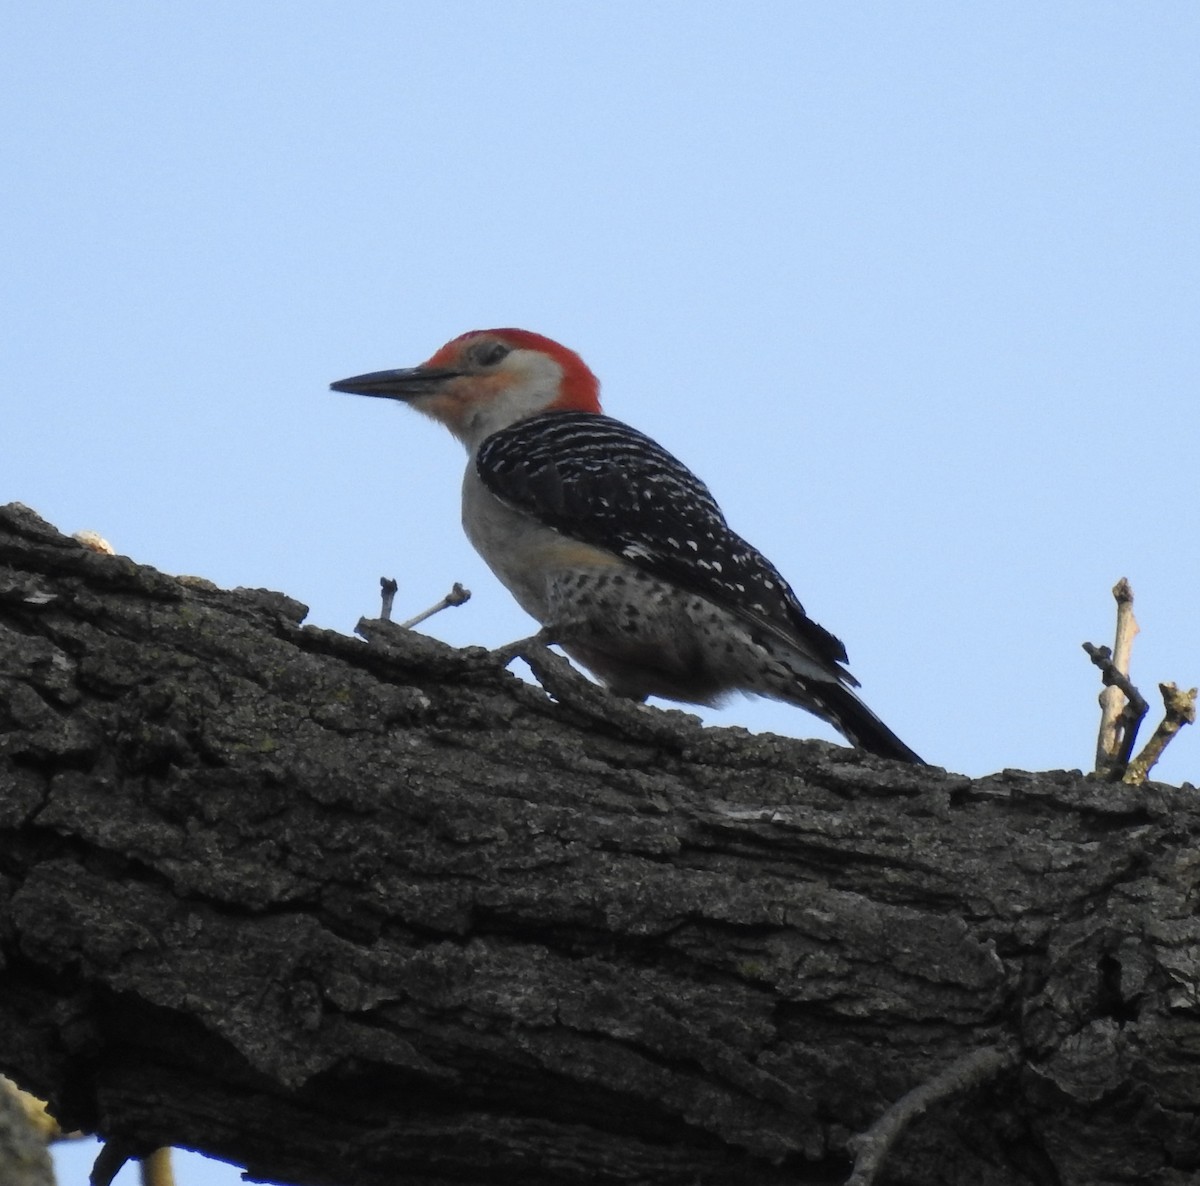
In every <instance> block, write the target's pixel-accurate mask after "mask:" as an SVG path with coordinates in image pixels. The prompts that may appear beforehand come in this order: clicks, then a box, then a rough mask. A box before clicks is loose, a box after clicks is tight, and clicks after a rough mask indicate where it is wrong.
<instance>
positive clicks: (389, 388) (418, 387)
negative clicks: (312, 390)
mask: <svg viewBox="0 0 1200 1186" xmlns="http://www.w3.org/2000/svg"><path fill="white" fill-rule="evenodd" d="M459 374H461V372H460V371H452V370H449V369H447V368H446V367H406V368H404V369H403V370H399V371H372V372H371V373H370V374H369V375H355V376H354V377H353V378H350V379H339V380H338V381H337V382H336V383H330V384H329V390H330V391H344V392H346V394H347V395H378V396H381V397H382V398H384V399H399V400H411V399H418V398H419V397H421V396H422V395H432V394H433V393H434V392H435V391H437V390H438V388H439V387H441V385H442V384H443V383H444V382H445V381H446V380H447V379H453V378H456V377H457V376H458V375H459Z"/></svg>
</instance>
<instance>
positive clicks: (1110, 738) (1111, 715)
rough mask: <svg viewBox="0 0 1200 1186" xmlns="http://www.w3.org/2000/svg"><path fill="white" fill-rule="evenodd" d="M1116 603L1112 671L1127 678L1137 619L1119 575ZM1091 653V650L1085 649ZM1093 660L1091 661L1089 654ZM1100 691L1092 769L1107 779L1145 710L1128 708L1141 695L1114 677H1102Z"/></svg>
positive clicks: (1119, 766) (1117, 770)
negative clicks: (1133, 694) (1102, 686)
mask: <svg viewBox="0 0 1200 1186" xmlns="http://www.w3.org/2000/svg"><path fill="white" fill-rule="evenodd" d="M1112 595H1113V598H1114V599H1115V600H1116V603H1117V632H1116V637H1115V639H1114V640H1113V649H1112V652H1111V656H1110V658H1111V663H1112V670H1113V671H1114V672H1115V673H1116V674H1119V675H1120V676H1122V677H1124V678H1125V679H1126V682H1127V681H1128V676H1129V666H1130V658H1131V656H1132V653H1133V639H1134V636H1135V635H1136V634H1137V633H1138V629H1139V627H1138V624H1137V619H1135V618H1134V616H1133V589H1132V588H1131V587H1130V584H1129V581H1128V580H1127V579H1126V578H1125V577H1122V578H1121V579H1120V580H1119V581H1118V582H1117V583H1116V584H1115V585H1114V586H1113V590H1112ZM1088 653H1089V654H1091V652H1090V651H1089V652H1088ZM1093 661H1095V659H1094V656H1093ZM1104 684H1105V686H1104V690H1103V691H1102V692H1101V693H1100V731H1099V733H1098V735H1097V738H1096V772H1097V773H1098V774H1107V775H1108V776H1109V777H1110V778H1116V777H1119V775H1120V774H1121V772H1122V771H1123V770H1124V769H1125V767H1126V765H1127V764H1128V762H1129V755H1130V754H1132V753H1133V746H1134V742H1135V741H1136V740H1137V731H1138V728H1139V727H1140V726H1141V722H1142V717H1144V716H1145V709H1144V708H1143V710H1142V712H1141V713H1140V714H1139V713H1137V712H1136V711H1132V712H1131V711H1130V706H1131V705H1133V704H1135V703H1137V701H1141V702H1142V703H1143V704H1144V703H1145V701H1142V700H1141V697H1140V696H1139V697H1137V698H1136V700H1135V699H1134V697H1131V696H1129V693H1128V692H1127V691H1126V690H1125V687H1124V686H1123V685H1122V684H1121V683H1120V682H1119V681H1118V680H1115V679H1114V680H1109V679H1105V681H1104Z"/></svg>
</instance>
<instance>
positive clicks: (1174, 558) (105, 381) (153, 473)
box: [0, 0, 1200, 1186]
mask: <svg viewBox="0 0 1200 1186" xmlns="http://www.w3.org/2000/svg"><path fill="white" fill-rule="evenodd" d="M1197 61H1200V8H1197V7H1196V6H1195V5H1194V4H1192V3H1169V2H1163V3H1156V4H1154V5H1135V4H1114V3H1103V2H1097V0H1087V2H1086V3H1082V2H1081V3H1036V4H1033V3H1020V2H1018V3H1006V4H971V3H959V4H951V3H899V4H897V3H890V2H889V3H859V4H854V5H847V4H841V3H834V2H828V3H801V2H799V0H796V2H789V3H782V2H780V3H755V2H753V0H750V2H746V0H741V2H739V3H737V4H732V3H726V4H712V3H686V4H685V3H674V2H669V0H659V2H657V3H655V4H635V3H631V2H613V3H591V4H583V3H573V4H564V3H509V4H499V3H466V2H457V3H456V2H454V0H450V2H443V3H438V4H421V5H417V4H406V3H397V2H394V0H393V2H388V3H363V2H357V0H350V2H344V3H339V4H333V3H312V2H309V0H289V2H288V3H286V4H284V3H265V2H264V3H258V4H245V3H244V2H239V3H222V2H219V0H213V2H207V3H203V4H199V3H187V2H175V3H172V4H169V5H166V4H158V3H127V2H124V0H114V2H112V3H107V4H98V5H85V4H78V3H76V4H65V3H46V4H38V5H19V6H16V5H14V6H10V7H9V8H8V10H7V12H6V13H5V15H4V17H3V18H2V28H0V66H2V67H3V69H2V70H0V94H2V97H3V100H4V110H5V111H6V112H7V118H6V119H5V120H4V121H3V125H2V127H0V146H2V151H3V163H4V177H5V181H4V184H3V186H0V241H2V242H3V258H4V269H5V273H6V275H7V276H8V282H7V283H6V284H5V285H4V286H3V291H2V295H0V301H2V302H3V309H2V310H0V312H2V314H3V320H4V325H5V327H6V331H7V332H6V333H5V334H4V339H5V342H4V358H5V365H4V368H3V380H2V382H3V384H4V388H5V391H4V397H3V398H4V410H5V416H4V421H5V432H4V433H3V436H2V438H0V501H9V500H10V499H18V500H20V501H22V502H26V503H28V504H30V505H31V506H33V507H34V508H36V509H37V510H38V511H40V512H41V513H42V514H43V515H45V516H46V517H47V518H48V519H50V520H51V521H52V522H54V523H55V524H56V525H57V526H59V527H60V528H62V529H63V530H65V531H68V532H70V531H75V530H79V529H81V528H92V529H95V530H97V531H100V532H101V533H102V534H104V535H105V536H107V537H108V538H109V539H110V540H111V541H112V542H113V543H114V545H115V546H116V547H117V549H118V550H119V551H121V552H123V553H125V554H127V555H129V556H132V557H133V558H135V559H136V560H138V561H141V562H144V563H147V564H152V565H155V566H156V567H158V568H161V569H163V570H165V571H167V572H176V573H194V574H199V575H203V576H207V577H209V578H211V579H213V580H215V581H217V582H218V583H220V584H223V585H227V586H236V585H253V586H266V587H269V588H273V589H281V590H284V591H286V592H287V593H289V594H291V595H292V596H294V597H296V598H298V599H300V600H301V601H303V602H305V603H306V604H308V605H309V606H310V607H311V620H312V621H314V622H316V623H318V624H320V625H323V626H328V627H333V628H337V629H340V630H344V631H349V630H351V629H352V628H353V625H354V622H355V621H356V620H357V619H358V617H359V616H360V615H363V614H367V615H374V613H375V612H376V610H377V582H378V578H379V577H380V576H381V575H384V574H386V575H393V576H395V577H397V578H398V579H399V581H400V586H401V590H400V595H399V604H400V606H401V607H402V612H405V613H410V612H416V611H417V610H418V609H421V608H423V607H424V606H426V605H427V604H429V603H431V602H433V601H436V600H437V599H438V597H440V596H441V594H442V593H443V592H444V591H445V590H446V589H447V588H448V587H449V586H450V584H451V583H452V582H453V581H456V580H459V581H462V582H464V583H465V584H466V585H468V586H469V587H470V588H471V589H472V590H473V591H474V594H475V596H474V598H473V600H472V601H471V602H470V603H469V605H467V606H466V607H464V608H462V609H458V610H454V611H451V612H448V613H445V614H442V615H440V616H439V617H437V618H435V619H434V620H433V621H432V622H431V623H430V624H429V626H428V629H429V630H430V632H431V633H434V634H437V635H438V636H440V637H443V638H445V639H447V640H449V641H451V642H454V643H459V644H465V643H482V644H487V645H497V644H500V643H503V642H507V641H509V640H511V639H513V638H515V637H519V636H521V635H523V634H525V633H528V631H529V628H530V623H529V621H528V619H525V618H524V617H523V615H522V614H521V613H520V611H519V610H518V609H517V608H516V607H515V606H514V605H513V604H512V603H511V601H510V599H509V597H508V595H507V594H506V593H505V592H504V590H503V589H502V588H501V587H500V586H499V585H498V584H497V583H496V582H495V580H494V579H493V578H492V577H491V576H490V575H489V574H488V572H487V570H486V569H485V568H484V567H483V566H482V564H481V562H480V561H478V560H477V559H476V558H475V556H474V555H473V553H472V552H471V550H470V548H469V546H468V545H467V543H466V541H465V540H464V539H463V538H462V536H461V533H460V531H459V527H458V507H457V497H458V483H459V475H460V470H461V466H462V461H463V458H462V454H461V450H460V448H459V446H457V445H456V444H455V443H454V442H453V441H452V440H451V439H450V438H449V437H448V436H447V435H446V434H444V432H442V430H440V429H439V428H438V427H437V426H436V425H433V424H430V423H428V422H426V421H423V420H420V419H419V418H418V417H416V416H414V415H412V414H411V413H410V412H408V411H407V410H406V409H404V408H402V407H399V406H392V405H389V404H386V403H384V402H382V401H377V400H367V399H357V398H354V397H350V396H344V395H334V394H331V393H329V392H328V390H327V385H328V383H329V382H330V380H333V379H337V378H341V377H343V376H346V375H350V374H357V373H359V372H362V371H367V370H376V369H381V368H384V367H389V366H400V365H409V364H412V363H416V362H419V361H421V360H422V359H424V358H425V357H427V356H428V355H429V354H431V353H432V352H433V350H434V349H435V348H436V347H437V346H439V345H440V344H441V343H442V342H443V341H445V340H446V339H448V338H450V337H453V336H455V335H456V334H458V333H460V332H462V331H464V330H467V329H473V328H485V327H488V326H496V325H517V326H521V327H524V328H527V329H533V330H537V331H539V332H542V333H545V334H548V335H550V336H552V337H555V338H558V339H559V340H561V341H563V342H565V343H566V344H568V345H570V346H572V347H574V348H576V349H578V350H579V351H580V352H581V353H582V354H583V355H584V357H585V358H586V359H587V360H588V362H589V363H590V364H591V366H592V368H593V369H594V370H595V371H596V372H597V373H598V374H599V375H600V377H601V380H602V381H603V383H604V392H605V397H606V400H605V402H606V405H607V408H608V410H609V411H610V412H611V413H612V414H613V415H616V416H619V417H621V418H623V419H626V420H629V421H631V422H632V423H634V424H636V425H637V426H638V427H640V428H642V429H644V430H646V431H648V432H650V433H651V434H653V435H655V436H657V437H658V438H659V439H660V440H661V441H662V442H663V443H664V444H666V445H667V446H668V447H669V448H670V449H671V450H672V451H673V452H675V453H676V454H677V455H678V456H680V457H681V458H682V459H684V460H685V461H686V462H687V463H688V464H689V465H691V466H692V468H694V469H695V470H696V471H697V473H699V475H700V476H701V477H702V478H704V479H705V480H706V481H707V482H708V484H709V485H710V487H711V488H712V489H713V491H714V493H715V494H716V496H717V497H718V499H719V500H720V501H721V502H722V503H723V504H724V506H725V509H726V511H727V513H728V515H729V518H730V521H731V523H732V525H733V526H734V527H735V529H737V530H738V531H740V532H741V534H743V535H745V536H747V537H748V538H749V539H751V540H752V541H753V542H755V543H756V544H757V545H758V546H759V547H760V548H762V550H763V551H764V552H766V554H767V555H768V556H770V557H771V559H772V560H773V561H774V562H775V563H776V564H777V566H778V567H779V568H780V569H781V570H782V571H783V572H784V574H785V575H786V576H787V577H788V578H789V579H790V580H791V582H792V583H793V585H794V586H795V588H796V590H797V592H798V594H799V596H800V598H801V600H802V601H803V602H804V603H805V605H806V607H807V608H808V610H809V612H810V614H811V615H812V616H813V617H814V618H815V619H816V620H817V621H819V622H821V623H822V624H823V625H825V626H826V627H828V628H829V629H831V630H833V631H834V632H835V633H836V634H838V635H839V636H840V637H842V638H843V639H844V640H845V642H846V644H847V646H848V648H849V652H850V659H851V667H852V669H853V670H854V672H855V673H856V674H857V675H858V677H859V678H860V679H861V680H862V683H863V693H864V697H865V699H866V700H867V702H868V703H869V704H871V706H872V707H873V708H875V710H876V711H877V712H878V713H879V714H880V715H881V716H882V717H883V718H884V719H885V720H886V721H887V722H888V723H889V724H890V725H891V726H892V727H893V728H894V729H895V730H896V731H897V732H898V733H899V734H900V735H901V736H902V737H904V739H905V740H906V741H908V742H909V743H910V744H911V745H912V746H913V747H914V748H916V749H917V750H919V751H920V752H921V753H923V754H924V755H925V756H926V757H927V758H928V759H930V760H931V761H934V762H937V763H939V764H944V765H946V766H949V767H950V768H952V769H955V770H960V771H963V772H966V773H969V774H973V775H979V774H985V773H988V772H990V771H994V770H998V769H1001V768H1003V767H1021V768H1032V769H1041V768H1056V767H1067V768H1072V767H1085V768H1086V767H1087V766H1089V765H1090V762H1091V755H1092V751H1093V746H1094V734H1095V724H1096V708H1095V696H1096V693H1097V691H1098V682H1097V680H1096V677H1095V676H1094V674H1093V671H1092V669H1091V668H1090V666H1089V664H1088V662H1087V660H1086V657H1085V656H1084V654H1083V652H1082V650H1081V649H1080V645H1079V644H1080V643H1081V642H1082V641H1083V640H1085V639H1087V640H1091V641H1094V642H1107V641H1109V640H1110V638H1111V633H1112V620H1113V608H1112V601H1111V597H1110V594H1109V590H1110V588H1111V586H1112V584H1113V583H1114V582H1115V581H1116V580H1117V578H1118V577H1121V576H1128V577H1129V579H1130V581H1131V582H1132V583H1133V587H1134V590H1135V592H1136V594H1137V598H1138V603H1137V608H1138V616H1139V619H1140V621H1141V625H1142V628H1143V633H1142V635H1141V637H1140V639H1139V640H1138V643H1137V646H1136V648H1135V653H1134V664H1135V665H1134V676H1135V679H1136V680H1137V681H1138V682H1139V683H1140V684H1141V685H1142V686H1143V688H1144V689H1145V690H1146V691H1147V692H1149V693H1152V694H1154V697H1155V698H1156V697H1157V694H1156V692H1155V685H1156V684H1157V682H1158V681H1159V680H1163V679H1173V680H1176V681H1177V682H1179V683H1181V684H1184V685H1191V684H1194V683H1197V682H1200V631H1198V630H1197V625H1196V610H1197V589H1198V588H1200V548H1198V547H1197V528H1196V511H1195V505H1196V498H1197V477H1196V475H1197V458H1198V456H1200V430H1198V429H1197V414H1196V399H1197V390H1198V383H1197V379H1198V371H1200V345H1198V341H1200V334H1198V333H1197V330H1198V306H1200V302H1198V299H1197V298H1198V295H1200V292H1198V290H1200V193H1198V191H1200V137H1198V136H1197V131H1196V129H1197V127H1198V126H1200V71H1197V68H1196V63H1197ZM708 715H709V716H710V717H711V718H712V719H714V720H719V721H720V722H722V723H729V724H741V725H745V726H747V727H749V728H752V729H756V730H762V729H771V730H774V731H777V732H782V733H787V734H790V735H793V736H825V737H829V736H832V734H830V733H829V731H828V730H826V729H825V728H824V727H823V726H821V725H820V724H819V723H818V722H816V721H815V720H813V719H812V718H810V717H808V716H806V715H804V714H802V713H799V712H797V711H796V710H793V709H788V708H785V707H781V706H775V705H771V704H766V703H763V702H751V701H744V700H739V701H737V702H735V703H733V704H732V705H730V706H729V707H728V708H727V709H725V710H723V711H721V712H720V713H716V714H708ZM1159 773H1160V776H1161V777H1162V778H1163V779H1165V780H1168V781H1173V782H1179V781H1182V780H1185V779H1186V780H1191V781H1196V780H1197V775H1198V774H1200V734H1197V735H1193V736H1187V735H1186V734H1185V735H1184V736H1182V737H1181V738H1180V739H1179V740H1177V742H1176V743H1175V746H1174V748H1173V751H1172V752H1170V753H1169V756H1168V758H1167V760H1166V761H1164V762H1163V763H1162V765H1161V766H1160V767H1159ZM81 1172H82V1171H78V1170H69V1171H68V1170H66V1169H64V1173H63V1178H64V1183H66V1184H67V1186H74V1183H75V1182H78V1181H82V1178H81V1177H79V1176H78V1175H79V1174H80V1173H81ZM179 1179H180V1186H220V1184H223V1183H229V1182H233V1181H236V1180H237V1178H236V1175H235V1174H234V1173H233V1172H232V1171H230V1170H228V1169H226V1168H224V1167H216V1166H214V1165H210V1164H206V1163H204V1162H201V1161H199V1160H195V1161H188V1162H185V1163H183V1164H182V1165H181V1167H180V1170H179ZM129 1180H130V1181H132V1180H133V1178H132V1177H131V1178H130V1179H129Z"/></svg>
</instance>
